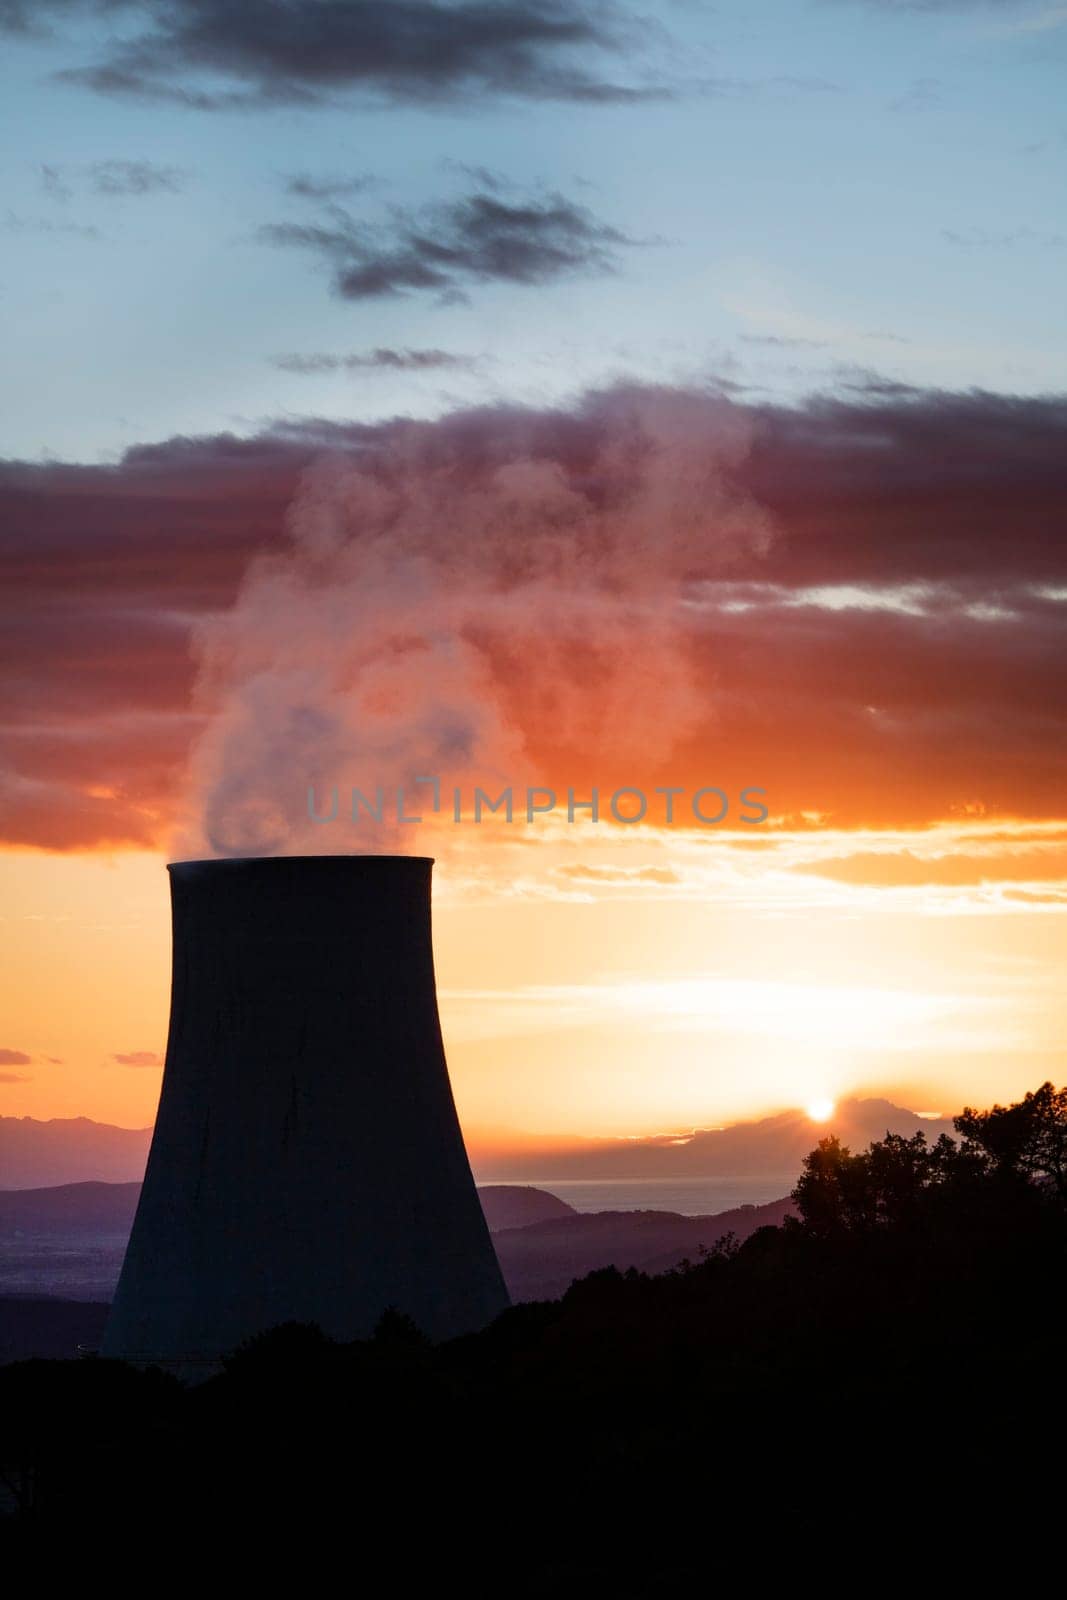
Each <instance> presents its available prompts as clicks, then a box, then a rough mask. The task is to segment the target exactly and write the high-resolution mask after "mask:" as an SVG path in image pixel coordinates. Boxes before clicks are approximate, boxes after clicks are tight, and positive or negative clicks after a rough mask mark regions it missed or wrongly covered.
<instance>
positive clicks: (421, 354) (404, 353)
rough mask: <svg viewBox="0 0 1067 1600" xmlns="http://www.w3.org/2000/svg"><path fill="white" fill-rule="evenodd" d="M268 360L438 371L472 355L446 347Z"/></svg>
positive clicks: (299, 367) (315, 367) (333, 368)
mask: <svg viewBox="0 0 1067 1600" xmlns="http://www.w3.org/2000/svg"><path fill="white" fill-rule="evenodd" d="M271 360H272V363H273V365H274V366H276V367H280V368H281V370H282V371H283V372H299V373H314V372H440V371H464V370H469V369H470V368H471V367H473V366H474V364H475V362H474V357H473V356H458V355H453V354H452V352H451V351H449V350H391V349H388V348H387V347H384V346H380V347H379V348H378V349H377V350H364V351H357V352H354V353H352V354H351V355H346V356H331V355H324V354H312V355H295V354H294V355H280V356H272V358H271Z"/></svg>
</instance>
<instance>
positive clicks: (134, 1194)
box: [0, 1183, 791, 1362]
mask: <svg viewBox="0 0 1067 1600" xmlns="http://www.w3.org/2000/svg"><path fill="white" fill-rule="evenodd" d="M140 1191H141V1186H140V1184H139V1183H70V1184H62V1185H60V1186H57V1187H55V1188H44V1189H13V1190H8V1191H7V1192H5V1193H2V1194H0V1362H2V1361H5V1360H9V1361H10V1360H21V1359H24V1358H26V1357H28V1356H33V1355H73V1354H74V1353H75V1347H76V1345H77V1344H78V1343H86V1344H89V1345H90V1346H95V1345H96V1344H98V1343H99V1336H100V1331H101V1329H102V1327H103V1316H104V1308H105V1306H106V1303H107V1302H108V1301H109V1300H110V1299H111V1296H112V1294H113V1293H114V1289H115V1283H116V1281H117V1279H118V1274H119V1269H120V1267H121V1265H122V1258H123V1255H124V1253H125V1249H126V1240H127V1237H128V1234H129V1230H130V1225H131V1223H132V1221H133V1214H134V1211H135V1209H136V1206H137V1199H138V1196H139V1194H140ZM479 1195H480V1198H481V1202H482V1209H483V1210H484V1212H485V1216H486V1221H487V1222H488V1223H489V1227H490V1229H491V1230H492V1234H493V1244H494V1246H495V1248H496V1253H497V1257H498V1259H499V1261H500V1266H501V1270H502V1272H503V1274H504V1278H505V1281H506V1282H507V1286H508V1292H509V1293H510V1295H511V1298H512V1301H513V1302H515V1303H519V1302H521V1301H524V1300H548V1299H554V1298H556V1297H557V1296H558V1295H561V1294H564V1293H565V1292H566V1290H567V1288H568V1287H569V1285H570V1284H571V1283H572V1282H573V1280H574V1279H575V1278H580V1277H584V1275H585V1274H586V1273H587V1272H592V1271H594V1270H596V1269H598V1268H602V1267H617V1268H618V1269H619V1270H620V1271H625V1270H626V1269H627V1268H628V1267H636V1268H637V1269H638V1270H639V1271H642V1272H650V1273H656V1272H664V1271H667V1270H668V1269H669V1268H671V1267H673V1266H676V1265H678V1263H679V1262H681V1261H683V1260H685V1259H687V1258H688V1259H690V1260H696V1259H697V1258H698V1257H699V1255H700V1252H701V1250H702V1249H710V1248H711V1246H712V1245H714V1244H715V1242H716V1240H718V1239H721V1238H722V1237H723V1236H724V1235H725V1234H727V1233H732V1234H734V1235H735V1236H736V1237H737V1238H738V1239H744V1238H747V1236H748V1235H749V1234H750V1233H752V1232H754V1230H755V1229H756V1228H759V1227H763V1226H765V1225H767V1224H771V1225H774V1226H777V1225H778V1224H779V1223H781V1221H782V1219H783V1217H784V1216H785V1215H786V1214H787V1212H789V1211H790V1209H791V1205H790V1202H789V1201H788V1200H787V1199H782V1200H775V1201H772V1202H771V1203H770V1204H769V1205H760V1206H753V1205H745V1206H738V1207H735V1208H734V1209H733V1210H731V1211H722V1212H719V1213H717V1214H715V1215H712V1216H703V1217H687V1216H681V1215H679V1214H678V1213H677V1212H673V1211H597V1212H586V1213H581V1212H577V1211H575V1210H574V1208H573V1207H572V1206H569V1205H567V1204H566V1203H565V1202H564V1201H562V1200H560V1199H558V1198H557V1197H556V1196H555V1195H553V1194H548V1193H546V1192H545V1191H544V1190H541V1189H535V1188H522V1187H518V1186H515V1185H499V1186H496V1185H487V1186H486V1187H484V1188H481V1189H480V1190H479ZM77 1303H80V1304H81V1305H82V1306H83V1307H84V1310H83V1311H79V1310H78V1309H77ZM50 1308H51V1309H50Z"/></svg>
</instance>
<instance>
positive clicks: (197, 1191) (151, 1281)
mask: <svg viewBox="0 0 1067 1600" xmlns="http://www.w3.org/2000/svg"><path fill="white" fill-rule="evenodd" d="M432 865H433V863H432V862H431V861H430V860H428V859H426V858H423V857H417V856H296V857H294V856H279V857H276V858H272V859H270V860H233V861H182V862H177V863H175V864H173V865H172V866H171V867H170V868H169V869H168V870H169V872H170V883H171V906H172V913H173V934H174V947H173V983H172V992H171V1014H170V1035H169V1039H168V1043H167V1060H166V1067H165V1070H164V1074H163V1087H162V1092H161V1095H160V1102H159V1113H158V1117H157V1120H156V1128H155V1134H154V1137H153V1139H152V1148H151V1151H150V1153H149V1157H148V1167H147V1171H146V1173H145V1181H144V1188H143V1190H142V1193H141V1201H140V1204H139V1206H138V1208H137V1215H136V1218H135V1220H134V1225H133V1232H132V1234H131V1236H130V1242H129V1246H128V1248H127V1251H126V1258H125V1261H124V1263H123V1268H122V1275H121V1277H120V1279H119V1285H118V1289H117V1292H116V1295H115V1301H114V1304H113V1306H112V1309H111V1315H110V1317H109V1320H108V1324H107V1328H106V1332H105V1336H104V1343H103V1348H102V1353H103V1354H104V1355H105V1356H119V1357H124V1358H125V1359H127V1360H131V1361H138V1362H158V1363H160V1364H161V1365H165V1366H168V1367H172V1368H174V1369H175V1370H179V1371H182V1372H185V1373H187V1374H192V1373H194V1372H195V1371H196V1370H197V1369H198V1368H199V1369H203V1370H207V1371H209V1370H211V1369H212V1368H213V1367H215V1366H217V1364H218V1362H219V1358H220V1357H221V1356H222V1355H223V1354H225V1353H226V1352H227V1351H229V1350H232V1349H233V1348H234V1347H235V1346H236V1345H237V1344H238V1343H240V1341H241V1340H242V1339H245V1338H246V1337H248V1336H249V1335H252V1334H255V1333H258V1332H261V1331H263V1330H265V1329H267V1328H270V1327H273V1326H275V1325H276V1324H278V1323H280V1322H286V1321H290V1320H294V1319H295V1320H297V1321H301V1322H316V1323H318V1324H319V1326H320V1327H321V1328H322V1329H323V1330H324V1331H325V1332H326V1333H328V1334H329V1335H331V1336H332V1337H334V1338H337V1339H356V1338H364V1337H366V1336H368V1335H369V1334H370V1333H371V1332H372V1331H373V1329H374V1326H375V1324H376V1323H377V1321H378V1319H379V1317H380V1316H381V1314H382V1312H383V1311H384V1310H385V1309H386V1308H387V1307H389V1306H394V1307H396V1309H397V1310H399V1311H403V1312H406V1313H407V1314H408V1315H409V1316H411V1317H412V1318H413V1319H414V1321H415V1322H416V1323H417V1324H418V1326H419V1327H420V1328H421V1329H422V1330H423V1331H424V1332H425V1333H428V1334H429V1335H430V1336H431V1337H433V1338H438V1339H439V1338H448V1337H451V1336H452V1335H454V1334H459V1333H463V1332H466V1331H469V1330H472V1329H476V1328H479V1327H481V1326H482V1325H483V1324H485V1323H486V1322H488V1321H489V1320H491V1318H492V1317H493V1316H495V1315H496V1313H497V1312H498V1311H501V1310H502V1309H503V1308H504V1307H505V1306H506V1305H507V1303H508V1299H507V1291H506V1290H505V1288H504V1283H503V1279H502V1277H501V1274H500V1268H499V1266H498V1265H497V1260H496V1255H495V1253H494V1251H493V1244H492V1240H491V1239H490V1237H489V1230H488V1228H487V1227H486V1223H485V1219H484V1217H483V1215H482V1209H481V1205H480V1202H479V1200H478V1194H477V1191H476V1189H475V1186H474V1180H473V1178H472V1176H471V1169H470V1164H469V1162H468V1160H467V1153H466V1150H465V1148H464V1145H463V1136H462V1134H461V1132H460V1127H459V1122H458V1119H457V1117H456V1110H455V1105H454V1103H453V1099H452V1090H451V1086H450V1084H449V1080H448V1068H447V1066H446V1064H445V1055H444V1048H443V1045H442V1041H441V1027H440V1022H439V1019H438V1014H437V993H436V988H435V984H434V969H433V949H432V945H431V938H430V871H431V867H432Z"/></svg>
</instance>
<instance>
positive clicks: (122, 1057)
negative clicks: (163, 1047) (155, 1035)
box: [111, 1050, 163, 1067]
mask: <svg viewBox="0 0 1067 1600" xmlns="http://www.w3.org/2000/svg"><path fill="white" fill-rule="evenodd" d="M111 1059H112V1061H117V1062H118V1063H119V1066H121V1067H161V1066H162V1065H163V1061H162V1058H161V1057H160V1056H158V1055H157V1054H156V1052H155V1051H154V1050H128V1051H126V1052H122V1051H118V1050H116V1052H115V1054H114V1055H113V1056H112V1058H111Z"/></svg>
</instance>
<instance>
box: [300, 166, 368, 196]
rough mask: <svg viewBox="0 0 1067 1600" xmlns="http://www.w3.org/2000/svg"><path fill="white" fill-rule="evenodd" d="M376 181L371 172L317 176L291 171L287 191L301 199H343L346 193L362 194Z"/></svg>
mask: <svg viewBox="0 0 1067 1600" xmlns="http://www.w3.org/2000/svg"><path fill="white" fill-rule="evenodd" d="M374 182H375V179H374V178H372V177H371V176H370V174H369V173H363V174H360V175H357V176H355V177H351V178H329V177H318V178H317V177H315V176H314V174H313V173H310V172H291V173H290V174H289V175H288V177H287V178H286V180H285V192H286V194H292V195H296V196H297V198H298V199H300V200H342V199H344V198H345V196H346V195H353V194H362V193H363V191H364V190H365V189H369V188H371V187H373V185H374Z"/></svg>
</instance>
